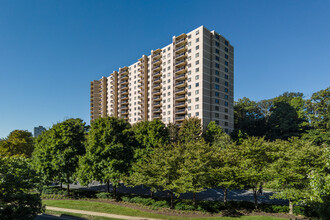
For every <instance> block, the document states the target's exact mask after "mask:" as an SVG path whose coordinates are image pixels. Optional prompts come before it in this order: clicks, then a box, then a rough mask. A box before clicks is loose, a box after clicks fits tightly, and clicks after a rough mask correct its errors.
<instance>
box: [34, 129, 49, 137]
mask: <svg viewBox="0 0 330 220" xmlns="http://www.w3.org/2000/svg"><path fill="white" fill-rule="evenodd" d="M33 130H34V137H38V136H39V135H40V134H41V133H42V132H43V131H45V130H46V128H44V127H43V126H38V127H34V129H33Z"/></svg>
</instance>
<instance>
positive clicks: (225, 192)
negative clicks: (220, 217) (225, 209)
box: [223, 188, 227, 205]
mask: <svg viewBox="0 0 330 220" xmlns="http://www.w3.org/2000/svg"><path fill="white" fill-rule="evenodd" d="M223 203H224V204H225V205H227V188H224V189H223Z"/></svg>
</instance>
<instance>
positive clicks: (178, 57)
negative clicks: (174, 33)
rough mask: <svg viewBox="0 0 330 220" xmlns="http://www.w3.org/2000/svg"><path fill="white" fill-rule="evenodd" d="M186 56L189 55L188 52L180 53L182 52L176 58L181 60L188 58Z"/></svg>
mask: <svg viewBox="0 0 330 220" xmlns="http://www.w3.org/2000/svg"><path fill="white" fill-rule="evenodd" d="M186 57H187V54H186V53H180V54H178V55H176V56H175V59H176V60H181V59H183V58H186Z"/></svg>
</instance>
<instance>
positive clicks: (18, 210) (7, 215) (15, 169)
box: [0, 157, 44, 220]
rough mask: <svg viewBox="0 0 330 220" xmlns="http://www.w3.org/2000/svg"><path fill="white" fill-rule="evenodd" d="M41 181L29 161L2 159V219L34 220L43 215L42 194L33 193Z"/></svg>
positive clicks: (0, 180) (0, 204)
mask: <svg viewBox="0 0 330 220" xmlns="http://www.w3.org/2000/svg"><path fill="white" fill-rule="evenodd" d="M38 182H39V180H38V177H37V175H36V172H35V171H34V170H33V169H32V167H31V165H30V163H29V161H28V160H27V159H25V158H21V157H0V219H3V220H19V219H31V220H32V219H34V218H35V216H36V215H37V214H38V213H42V212H43V210H44V208H43V207H42V203H41V198H40V194H36V193H31V190H33V189H35V188H36V187H37V184H38Z"/></svg>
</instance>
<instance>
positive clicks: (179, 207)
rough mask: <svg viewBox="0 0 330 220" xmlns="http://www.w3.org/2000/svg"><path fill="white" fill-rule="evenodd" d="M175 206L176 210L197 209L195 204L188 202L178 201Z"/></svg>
mask: <svg viewBox="0 0 330 220" xmlns="http://www.w3.org/2000/svg"><path fill="white" fill-rule="evenodd" d="M174 208H175V209H176V210H189V211H193V210H195V209H196V208H195V206H193V205H190V204H186V203H184V202H178V203H177V204H175V206H174Z"/></svg>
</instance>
